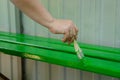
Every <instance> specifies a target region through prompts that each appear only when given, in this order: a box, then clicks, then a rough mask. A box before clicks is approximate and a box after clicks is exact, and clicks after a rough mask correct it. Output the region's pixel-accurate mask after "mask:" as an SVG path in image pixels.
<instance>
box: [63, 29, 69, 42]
mask: <svg viewBox="0 0 120 80" xmlns="http://www.w3.org/2000/svg"><path fill="white" fill-rule="evenodd" d="M68 38H69V31H67V32H65V34H64V37H63V39H62V41H63V42H67V40H68Z"/></svg>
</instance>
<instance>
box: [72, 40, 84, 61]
mask: <svg viewBox="0 0 120 80" xmlns="http://www.w3.org/2000/svg"><path fill="white" fill-rule="evenodd" d="M74 49H75V52H76V53H77V56H78V58H79V59H82V58H83V57H84V54H83V52H82V49H81V48H80V47H79V45H78V43H77V41H76V40H74Z"/></svg>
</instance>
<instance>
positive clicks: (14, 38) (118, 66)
mask: <svg viewBox="0 0 120 80" xmlns="http://www.w3.org/2000/svg"><path fill="white" fill-rule="evenodd" d="M79 45H80V46H81V48H82V49H83V53H84V54H85V58H84V59H83V60H79V59H78V57H77V55H76V53H75V51H74V48H73V45H70V46H68V45H67V44H64V43H62V42H61V41H59V40H56V39H50V38H42V37H35V36H29V35H23V34H14V33H5V32H0V51H3V52H5V53H6V54H9V55H15V56H20V57H26V58H30V59H33V60H40V61H44V62H48V63H52V64H57V65H62V66H66V67H71V68H76V69H81V70H86V71H91V72H95V73H100V74H104V75H109V76H113V77H119V78H120V49H119V48H111V47H105V46H97V45H91V44H84V43H79Z"/></svg>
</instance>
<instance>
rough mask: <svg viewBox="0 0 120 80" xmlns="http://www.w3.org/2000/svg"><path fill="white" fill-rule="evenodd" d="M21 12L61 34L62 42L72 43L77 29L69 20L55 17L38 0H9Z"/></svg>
mask: <svg viewBox="0 0 120 80" xmlns="http://www.w3.org/2000/svg"><path fill="white" fill-rule="evenodd" d="M11 1H12V2H13V4H15V5H16V7H18V8H19V9H20V10H21V11H22V12H24V13H25V14H26V15H27V16H29V17H30V18H31V19H33V20H34V21H36V22H37V23H39V24H41V25H43V26H44V27H46V28H48V30H49V31H50V32H52V33H54V34H63V35H64V37H63V38H62V41H63V42H67V43H69V44H70V43H72V42H73V41H74V39H76V38H77V33H78V29H77V27H76V26H75V24H74V23H73V22H72V21H71V20H63V19H55V18H53V17H52V16H51V14H50V13H49V12H48V11H47V10H46V8H45V7H44V6H43V5H42V4H41V2H39V0H11Z"/></svg>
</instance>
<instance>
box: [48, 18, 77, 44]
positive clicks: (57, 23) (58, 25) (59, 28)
mask: <svg viewBox="0 0 120 80" xmlns="http://www.w3.org/2000/svg"><path fill="white" fill-rule="evenodd" d="M49 30H50V31H51V32H52V33H54V34H64V37H63V39H62V41H63V42H68V44H70V43H72V42H73V41H74V39H77V33H78V28H77V27H76V25H75V24H74V23H73V22H72V21H71V20H59V19H55V20H53V21H52V22H51V24H50V27H49Z"/></svg>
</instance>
